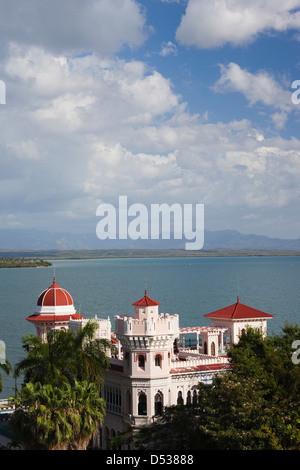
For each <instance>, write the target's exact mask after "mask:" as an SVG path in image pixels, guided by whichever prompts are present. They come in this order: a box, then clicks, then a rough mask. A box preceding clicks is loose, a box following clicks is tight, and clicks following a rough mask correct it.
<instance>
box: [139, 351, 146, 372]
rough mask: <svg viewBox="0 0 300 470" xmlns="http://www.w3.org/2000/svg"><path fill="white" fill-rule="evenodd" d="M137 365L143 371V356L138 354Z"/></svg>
mask: <svg viewBox="0 0 300 470" xmlns="http://www.w3.org/2000/svg"><path fill="white" fill-rule="evenodd" d="M138 365H139V367H140V368H141V369H145V356H144V354H139V356H138Z"/></svg>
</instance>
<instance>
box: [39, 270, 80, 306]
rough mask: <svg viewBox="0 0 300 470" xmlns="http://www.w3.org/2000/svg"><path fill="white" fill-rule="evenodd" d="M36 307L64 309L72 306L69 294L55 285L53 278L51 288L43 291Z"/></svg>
mask: <svg viewBox="0 0 300 470" xmlns="http://www.w3.org/2000/svg"><path fill="white" fill-rule="evenodd" d="M37 305H38V306H40V307H64V306H67V305H73V299H72V297H71V295H70V294H69V292H67V291H66V290H65V289H62V288H61V287H59V286H58V285H57V284H56V280H55V276H54V279H53V284H52V286H50V287H48V289H45V290H44V291H43V292H42V293H41V295H40V296H39V298H38V301H37Z"/></svg>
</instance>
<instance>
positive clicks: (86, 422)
mask: <svg viewBox="0 0 300 470" xmlns="http://www.w3.org/2000/svg"><path fill="white" fill-rule="evenodd" d="M10 400H11V402H12V403H13V404H14V405H15V406H16V408H17V409H16V411H15V413H14V414H13V416H12V419H11V422H10V428H11V429H12V431H13V432H14V433H15V434H16V436H17V439H18V440H19V441H20V442H21V443H22V444H23V446H24V448H25V449H27V450H29V449H32V450H33V449H34V450H38V449H40V450H68V449H70V450H74V449H85V448H86V447H87V445H88V443H89V441H90V439H91V437H92V434H93V433H94V432H95V430H96V429H97V428H98V426H99V424H100V425H102V423H103V418H104V414H105V402H104V400H103V398H100V397H99V391H98V388H97V386H96V384H94V383H87V382H77V381H75V383H74V386H73V387H72V386H71V385H70V384H67V383H65V384H64V385H63V386H60V387H53V386H52V385H50V384H45V385H42V384H40V383H35V384H33V383H27V384H26V385H25V386H24V387H23V388H22V390H21V391H19V390H18V393H17V396H16V397H11V398H10Z"/></svg>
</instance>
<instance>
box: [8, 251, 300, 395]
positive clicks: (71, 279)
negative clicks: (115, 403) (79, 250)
mask: <svg viewBox="0 0 300 470" xmlns="http://www.w3.org/2000/svg"><path fill="white" fill-rule="evenodd" d="M51 262H52V264H53V265H52V266H51V267H47V268H7V269H0V340H3V341H4V342H5V345H6V356H7V359H8V360H9V362H10V363H11V364H12V365H13V366H14V365H15V364H16V363H17V362H18V361H20V360H21V359H22V358H23V357H24V355H25V353H24V351H23V348H22V337H23V335H24V334H27V333H31V334H35V328H34V326H33V325H32V324H31V323H29V322H28V321H26V317H28V316H29V315H31V314H33V312H34V310H35V306H36V302H37V299H38V297H39V295H40V293H41V292H42V291H43V290H44V289H46V288H47V287H49V286H50V285H51V284H52V281H53V276H54V273H55V276H56V282H57V284H58V285H59V286H60V287H63V288H64V289H66V290H67V291H68V292H69V293H70V294H71V296H72V298H73V301H74V305H75V308H76V310H77V312H78V313H81V314H82V315H84V316H85V317H86V318H92V317H94V316H95V315H97V316H98V318H107V317H109V318H110V319H111V322H112V330H114V316H115V315H120V314H129V315H132V314H133V306H132V303H133V302H135V301H137V300H139V299H140V298H142V297H143V296H144V291H145V286H146V287H147V291H148V295H149V296H150V297H151V298H153V299H155V300H156V301H158V302H160V308H159V310H160V312H163V313H169V314H175V313H177V314H179V321H180V327H186V326H205V325H210V322H209V320H208V319H206V318H204V317H203V315H205V314H207V313H210V312H213V311H214V310H218V309H220V308H223V307H226V306H228V305H231V304H233V303H235V302H236V299H237V296H238V295H239V297H240V302H241V303H244V304H247V305H249V306H251V307H253V308H256V309H258V310H262V311H264V312H267V313H271V314H273V315H275V316H274V318H273V319H271V320H269V321H268V334H269V335H270V334H280V332H281V328H282V327H283V326H284V324H285V323H286V322H288V323H292V324H300V257H297V256H257V257H252V256H251V257H250V256H249V257H197V258H130V259H129V258H114V259H90V260H56V261H53V260H51ZM299 339H300V338H299ZM0 373H1V375H2V379H3V391H2V393H1V394H0V398H7V397H8V396H10V395H13V394H14V387H15V386H16V385H17V386H18V387H20V386H21V379H18V380H17V381H16V382H15V380H14V379H13V378H12V377H8V376H6V374H5V373H4V372H3V371H1V369H0Z"/></svg>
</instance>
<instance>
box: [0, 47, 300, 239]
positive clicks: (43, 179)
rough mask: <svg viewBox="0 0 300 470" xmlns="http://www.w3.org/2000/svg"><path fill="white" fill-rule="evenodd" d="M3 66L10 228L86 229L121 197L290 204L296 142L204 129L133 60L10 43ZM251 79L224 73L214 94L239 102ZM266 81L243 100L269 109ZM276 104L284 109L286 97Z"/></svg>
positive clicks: (248, 207) (154, 74)
mask: <svg viewBox="0 0 300 470" xmlns="http://www.w3.org/2000/svg"><path fill="white" fill-rule="evenodd" d="M2 67H3V68H2V70H3V71H4V72H5V74H6V79H7V82H8V83H9V85H10V86H9V88H10V95H11V98H10V99H11V101H10V102H9V103H8V104H7V105H6V106H5V108H2V109H1V111H2V112H1V115H0V125H1V129H2V137H1V142H0V150H1V151H0V164H1V168H2V171H1V173H0V180H1V185H0V192H1V205H2V213H1V221H2V223H3V224H7V225H6V226H7V227H8V226H16V224H17V223H18V224H19V225H20V226H22V225H23V226H36V225H37V224H38V226H39V228H47V229H49V228H50V229H53V230H57V231H62V230H64V231H67V230H68V229H70V230H73V229H75V228H76V229H77V230H78V231H83V230H89V231H90V232H91V231H94V230H95V226H96V218H95V211H96V208H97V206H98V205H99V204H100V203H101V202H102V201H105V202H113V200H116V198H118V196H119V195H121V194H124V195H127V196H128V198H130V200H131V201H132V202H140V203H145V204H151V203H154V202H166V203H173V202H187V203H190V202H198V203H204V204H206V205H207V206H208V207H214V208H218V210H219V211H222V208H224V207H225V206H226V207H227V208H230V209H233V211H236V210H237V208H243V209H244V211H243V213H245V211H246V213H247V211H248V212H249V213H257V214H261V212H260V211H261V207H262V205H263V207H264V208H273V209H274V210H275V209H276V208H277V207H285V205H287V204H289V205H290V206H291V207H297V205H298V198H299V188H298V187H299V185H298V181H299V178H300V163H299V162H300V152H299V147H300V145H299V144H300V142H299V140H297V139H293V140H285V139H280V138H274V137H273V138H270V137H263V135H262V131H260V130H259V129H258V130H256V129H254V128H253V126H252V124H251V122H250V121H248V120H246V119H243V120H239V121H232V122H229V123H226V124H225V123H222V122H217V123H213V122H210V121H209V120H208V119H207V120H206V121H205V122H203V121H202V120H201V119H200V118H199V117H198V116H197V115H192V114H191V113H189V111H188V107H187V106H186V104H185V103H184V102H182V100H181V98H180V96H178V95H177V94H176V93H175V92H174V90H173V87H172V83H171V82H170V80H169V79H167V78H165V77H164V76H163V75H162V74H160V73H159V72H158V71H156V70H154V69H149V68H148V67H147V66H146V64H145V63H143V62H141V61H137V60H132V61H126V60H120V59H118V58H107V57H106V58H103V57H100V56H99V55H97V54H86V55H81V56H76V57H70V56H67V55H63V54H62V53H60V54H55V53H54V52H51V51H49V50H46V49H45V48H43V47H35V46H34V47H33V46H24V45H23V46H20V45H17V44H14V45H13V46H12V47H11V49H10V55H9V57H8V58H7V59H6V61H4V62H3V65H2ZM247 73H249V72H247ZM247 73H246V71H243V70H242V69H240V68H236V67H227V68H223V70H222V75H221V81H219V83H218V86H219V87H220V90H221V89H223V90H224V91H228V90H229V89H234V90H239V91H240V92H243V93H245V94H246V89H245V88H243V87H242V83H243V80H246V83H248V84H250V82H251V81H252V82H253V81H255V78H256V77H255V76H254V77H253V76H251V74H250V76H249V75H247ZM258 78H259V83H260V84H264V80H265V81H266V82H267V83H269V84H270V80H269V81H268V80H267V78H268V77H267V78H266V77H264V76H259V77H258ZM271 84H273V87H274V88H273V91H272V93H270V95H267V97H266V96H265V95H264V94H261V92H259V90H258V89H257V88H256V87H255V86H254V84H253V86H252V88H251V87H250V91H249V93H250V94H249V95H247V96H248V99H249V101H251V102H252V103H255V102H258V101H259V100H264V102H265V103H267V104H268V103H272V100H273V98H274V96H275V94H276V93H277V94H278V93H279V91H280V90H279V89H278V87H277V88H276V87H275V84H276V83H273V82H272V81H271ZM16 97H17V98H18V103H17V104H18V105H17V106H14V105H13V103H16ZM277 97H278V98H279V99H280V102H281V103H282V106H281V108H279V110H278V112H279V113H283V112H284V109H285V108H284V105H283V103H284V100H285V95H284V94H281V93H279V94H278V96H277ZM274 119H275V120H277V122H278V123H279V122H280V117H279V116H277V118H274ZM281 119H282V116H281ZM12 214H13V215H14V217H11V216H12ZM16 218H17V219H18V220H16ZM251 220H253V219H251ZM4 226H5V225H4ZM62 228H63V229H62Z"/></svg>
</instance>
